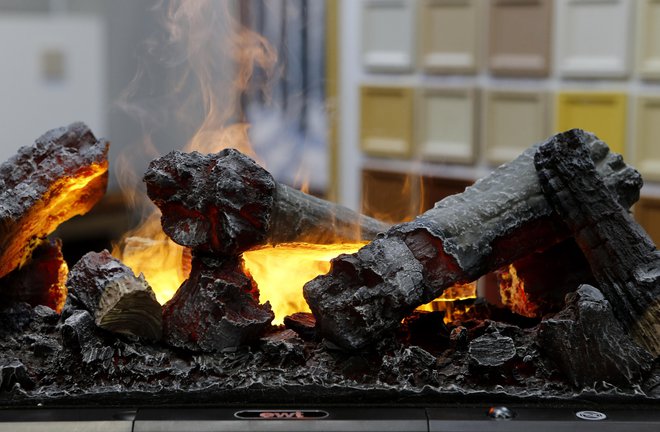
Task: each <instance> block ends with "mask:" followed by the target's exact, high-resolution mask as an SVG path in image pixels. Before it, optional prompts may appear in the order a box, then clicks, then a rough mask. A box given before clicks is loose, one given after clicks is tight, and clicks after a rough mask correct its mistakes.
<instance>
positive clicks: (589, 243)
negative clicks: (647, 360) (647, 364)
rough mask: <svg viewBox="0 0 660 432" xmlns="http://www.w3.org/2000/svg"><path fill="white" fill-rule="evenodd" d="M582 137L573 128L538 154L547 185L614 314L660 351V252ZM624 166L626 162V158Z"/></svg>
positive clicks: (543, 183) (643, 341) (543, 182)
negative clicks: (619, 197)
mask: <svg viewBox="0 0 660 432" xmlns="http://www.w3.org/2000/svg"><path fill="white" fill-rule="evenodd" d="M588 155H589V149H588V147H587V143H586V142H585V141H584V140H583V139H582V137H581V136H580V135H579V134H577V133H575V131H569V132H566V133H564V134H560V135H558V136H556V137H555V138H554V139H553V140H551V141H549V142H547V143H546V144H544V145H543V146H541V148H540V149H539V151H538V153H537V154H536V156H535V158H534V162H535V165H536V168H537V170H538V175H539V179H540V184H541V189H542V190H543V193H544V194H545V196H546V198H547V200H548V202H550V203H551V204H552V207H553V208H554V209H555V211H556V212H557V214H559V215H561V218H562V219H563V221H564V222H565V223H566V225H567V226H568V228H569V229H570V232H571V233H572V234H573V236H574V237H575V240H576V242H577V244H578V245H579V246H580V249H581V250H582V252H583V253H584V255H585V256H586V258H587V260H588V261H589V265H590V267H591V271H592V272H593V274H594V277H595V278H596V281H597V282H598V287H599V289H600V290H601V291H602V293H603V294H604V296H605V298H606V299H607V300H608V301H609V303H610V304H611V305H612V310H613V311H614V315H615V316H616V317H617V318H618V319H619V320H620V321H621V322H622V324H623V325H624V327H625V328H627V329H628V330H629V331H630V332H631V333H632V335H633V336H634V338H635V340H636V341H637V343H639V344H640V345H641V346H643V347H645V348H646V349H648V350H649V351H650V352H651V353H652V354H654V355H655V356H658V355H660V253H659V252H658V250H657V249H656V247H655V243H653V240H651V238H650V237H649V236H648V234H646V232H644V230H643V229H642V228H641V227H640V226H639V224H638V223H637V222H635V220H634V219H633V218H632V217H631V215H630V214H629V213H628V211H627V210H626V209H625V208H623V207H622V206H621V205H620V204H619V203H618V202H617V200H616V197H615V196H613V195H612V194H611V192H610V191H609V190H608V188H606V187H605V185H604V183H603V179H602V178H601V176H600V175H599V174H598V172H597V170H596V167H595V166H594V164H593V162H592V161H591V159H590V158H589V157H588ZM620 166H623V162H620Z"/></svg>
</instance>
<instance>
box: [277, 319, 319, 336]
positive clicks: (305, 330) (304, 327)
mask: <svg viewBox="0 0 660 432" xmlns="http://www.w3.org/2000/svg"><path fill="white" fill-rule="evenodd" d="M284 326H285V327H286V328H288V329H290V330H293V331H294V332H296V333H298V335H300V337H301V338H303V339H305V340H314V339H316V320H315V319H314V315H312V314H311V313H309V312H296V313H294V314H291V315H288V316H285V317H284Z"/></svg>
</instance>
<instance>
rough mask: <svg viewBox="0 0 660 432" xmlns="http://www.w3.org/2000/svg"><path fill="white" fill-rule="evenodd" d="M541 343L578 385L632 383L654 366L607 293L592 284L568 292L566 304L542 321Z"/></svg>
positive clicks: (574, 383)
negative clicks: (627, 327)
mask: <svg viewBox="0 0 660 432" xmlns="http://www.w3.org/2000/svg"><path fill="white" fill-rule="evenodd" d="M576 341H580V343H576ZM539 345H540V346H541V347H542V349H543V351H544V352H545V354H546V355H547V356H548V357H550V358H552V359H553V360H554V361H555V363H556V364H557V366H558V367H559V368H560V369H561V371H562V372H563V373H564V375H565V376H566V377H567V378H568V380H569V381H570V382H571V383H572V384H573V385H574V386H575V387H577V388H582V387H585V386H588V387H594V386H595V385H596V384H599V383H600V382H602V381H606V382H608V383H610V384H614V385H619V386H623V387H632V386H634V385H636V384H639V383H640V382H641V381H642V379H644V378H645V377H646V375H647V374H648V373H649V372H650V370H651V366H652V364H653V358H652V357H651V355H649V353H648V352H646V351H645V350H643V349H641V348H640V347H639V346H637V345H636V344H635V343H634V342H633V341H632V339H631V338H630V337H629V336H628V335H627V334H626V332H625V331H624V329H623V327H622V326H621V324H620V323H619V321H617V320H616V318H615V317H614V314H613V313H612V308H611V306H610V303H609V302H608V301H607V300H606V299H605V297H603V294H602V293H601V292H600V291H598V290H597V289H596V288H594V287H592V286H590V285H583V286H581V287H580V288H579V289H578V290H577V291H576V292H575V293H571V294H568V296H567V301H566V308H565V309H564V310H562V311H561V312H560V313H558V314H556V315H555V316H553V317H552V318H550V319H547V320H544V321H542V322H541V325H540V327H539Z"/></svg>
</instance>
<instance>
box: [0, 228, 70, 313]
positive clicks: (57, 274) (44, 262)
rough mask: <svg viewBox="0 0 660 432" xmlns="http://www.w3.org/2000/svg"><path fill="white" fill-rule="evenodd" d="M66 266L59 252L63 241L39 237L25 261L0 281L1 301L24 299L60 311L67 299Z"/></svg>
mask: <svg viewBox="0 0 660 432" xmlns="http://www.w3.org/2000/svg"><path fill="white" fill-rule="evenodd" d="M67 272H68V268H67V265H66V262H65V261H64V257H63V256H62V242H61V241H60V240H59V239H57V240H46V239H43V240H38V246H36V247H35V249H34V251H33V252H32V256H31V257H30V258H29V260H28V261H27V263H26V264H25V265H24V266H23V267H21V268H17V269H14V270H13V271H12V272H10V273H9V274H8V275H6V276H5V277H4V278H2V280H1V281H0V285H2V290H1V291H0V301H10V302H27V303H29V304H30V305H32V306H37V305H45V306H48V307H49V308H51V309H53V310H56V311H61V310H62V307H63V306H64V301H65V300H66V292H67V290H66V285H65V283H66V276H67Z"/></svg>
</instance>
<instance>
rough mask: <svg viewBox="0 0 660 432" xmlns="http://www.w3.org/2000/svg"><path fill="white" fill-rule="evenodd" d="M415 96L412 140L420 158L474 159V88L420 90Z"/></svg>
mask: <svg viewBox="0 0 660 432" xmlns="http://www.w3.org/2000/svg"><path fill="white" fill-rule="evenodd" d="M416 99H417V103H416V107H415V113H414V114H415V119H416V124H415V131H416V137H415V138H416V139H415V141H416V147H417V149H418V151H419V155H420V156H421V157H422V159H425V160H432V161H439V162H457V163H471V162H473V161H474V159H475V151H474V149H475V135H476V133H475V130H476V107H477V101H476V91H475V89H473V88H434V89H429V88H427V89H421V90H419V92H418V94H417V98H416Z"/></svg>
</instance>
